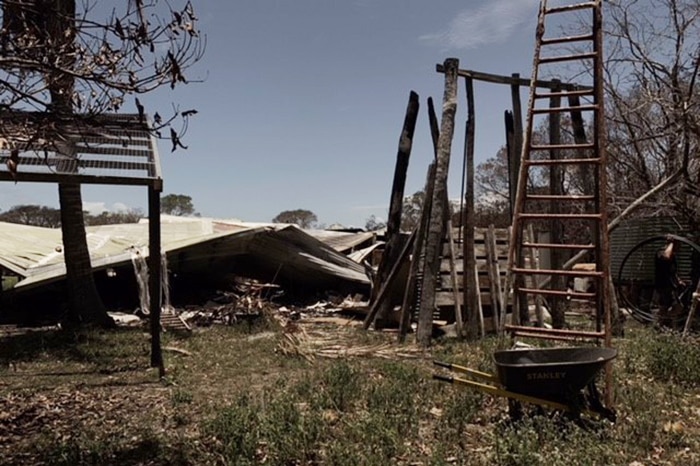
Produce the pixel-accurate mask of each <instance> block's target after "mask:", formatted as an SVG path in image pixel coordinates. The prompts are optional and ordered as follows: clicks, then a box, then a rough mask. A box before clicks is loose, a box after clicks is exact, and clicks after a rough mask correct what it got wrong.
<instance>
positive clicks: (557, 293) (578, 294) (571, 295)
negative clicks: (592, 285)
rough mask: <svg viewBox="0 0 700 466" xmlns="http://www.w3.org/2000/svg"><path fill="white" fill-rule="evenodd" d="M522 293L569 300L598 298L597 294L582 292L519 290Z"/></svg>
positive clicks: (536, 289)
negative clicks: (563, 297) (562, 297)
mask: <svg viewBox="0 0 700 466" xmlns="http://www.w3.org/2000/svg"><path fill="white" fill-rule="evenodd" d="M518 291H519V292H520V293H529V294H540V295H545V296H565V297H569V298H588V299H593V298H595V297H596V294H595V293H583V292H580V291H561V290H546V289H538V288H518Z"/></svg>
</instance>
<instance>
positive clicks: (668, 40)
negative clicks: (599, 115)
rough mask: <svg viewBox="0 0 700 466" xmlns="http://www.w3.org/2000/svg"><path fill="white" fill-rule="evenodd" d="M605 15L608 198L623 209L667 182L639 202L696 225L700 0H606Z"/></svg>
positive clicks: (649, 211) (645, 208)
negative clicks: (659, 192) (659, 191)
mask: <svg viewBox="0 0 700 466" xmlns="http://www.w3.org/2000/svg"><path fill="white" fill-rule="evenodd" d="M606 19H607V20H606V25H607V26H606V37H607V38H608V39H607V43H606V51H607V59H606V66H605V71H606V92H607V94H608V96H609V100H608V102H607V103H608V109H607V110H608V112H607V113H608V138H609V145H608V154H609V157H610V164H609V170H610V175H609V176H608V178H609V180H610V181H611V185H610V187H609V189H610V193H611V197H610V200H611V205H612V206H613V208H615V209H616V210H617V212H620V211H623V209H625V208H626V207H627V206H628V205H629V204H630V203H632V202H634V201H635V200H637V199H638V198H640V197H641V196H642V195H643V194H644V193H646V192H648V191H650V190H652V189H653V188H654V187H657V186H659V185H660V184H662V183H667V184H668V187H667V189H666V190H665V194H666V195H665V196H663V199H660V198H659V197H656V198H652V199H651V200H650V201H646V202H644V203H641V204H639V207H640V208H642V211H643V212H644V213H646V214H670V215H680V216H681V217H683V219H684V220H686V221H689V222H691V224H694V225H695V226H696V227H697V226H698V223H699V222H698V221H699V219H698V208H699V207H700V205H699V203H698V199H699V198H698V194H700V192H699V191H698V185H699V182H700V179H699V178H698V177H699V176H700V170H699V168H700V167H699V166H698V157H699V154H698V141H699V139H700V118H699V117H698V111H699V110H700V109H699V105H700V99H698V97H697V84H696V82H697V77H698V70H699V68H700V2H699V1H698V0H643V1H642V0H628V1H625V2H609V3H607V4H606ZM669 181H671V182H670V183H669Z"/></svg>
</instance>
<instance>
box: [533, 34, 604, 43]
mask: <svg viewBox="0 0 700 466" xmlns="http://www.w3.org/2000/svg"><path fill="white" fill-rule="evenodd" d="M594 38H595V36H594V35H593V34H582V35H580V36H568V37H552V38H550V39H542V45H551V44H564V43H567V42H581V41H584V40H593V39H594Z"/></svg>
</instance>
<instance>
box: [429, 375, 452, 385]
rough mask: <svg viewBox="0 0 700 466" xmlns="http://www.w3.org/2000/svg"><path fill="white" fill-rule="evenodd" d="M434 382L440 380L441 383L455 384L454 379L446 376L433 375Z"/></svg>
mask: <svg viewBox="0 0 700 466" xmlns="http://www.w3.org/2000/svg"><path fill="white" fill-rule="evenodd" d="M433 380H439V381H441V382H447V383H454V381H455V379H454V377H449V376H446V375H440V374H433Z"/></svg>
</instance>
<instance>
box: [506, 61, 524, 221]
mask: <svg viewBox="0 0 700 466" xmlns="http://www.w3.org/2000/svg"><path fill="white" fill-rule="evenodd" d="M511 78H512V79H513V82H512V83H511V85H510V96H511V100H512V105H513V113H512V115H511V116H512V118H513V148H512V150H511V151H509V152H508V162H509V163H508V179H509V187H510V189H509V193H510V208H511V215H512V213H513V212H514V209H515V193H516V192H517V189H518V176H519V173H520V160H521V157H522V155H521V154H522V151H523V110H522V103H521V101H520V84H517V83H519V82H520V74H519V73H513V74H512V75H511Z"/></svg>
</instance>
